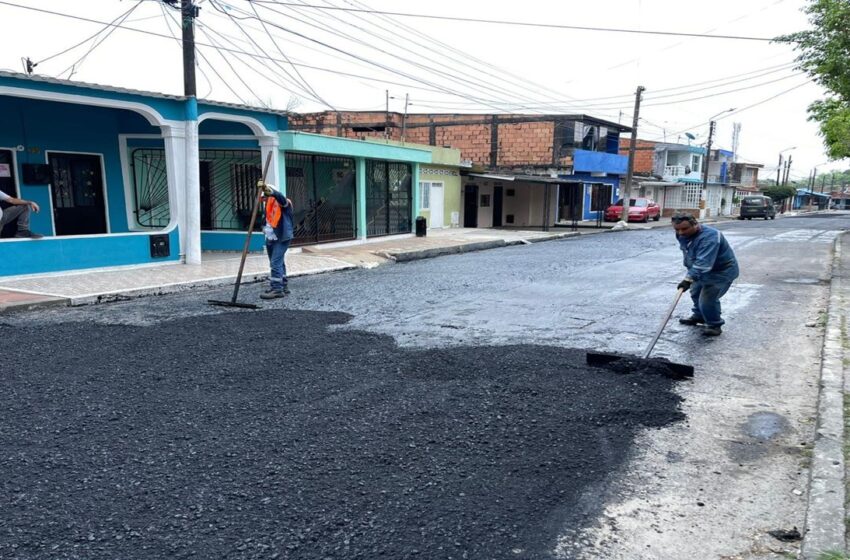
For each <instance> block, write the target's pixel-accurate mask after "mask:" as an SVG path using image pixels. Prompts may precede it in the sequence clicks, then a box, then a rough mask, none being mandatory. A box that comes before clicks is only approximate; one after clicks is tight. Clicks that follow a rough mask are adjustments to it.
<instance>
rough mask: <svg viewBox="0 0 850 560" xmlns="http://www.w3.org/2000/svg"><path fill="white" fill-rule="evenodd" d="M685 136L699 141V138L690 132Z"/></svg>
mask: <svg viewBox="0 0 850 560" xmlns="http://www.w3.org/2000/svg"><path fill="white" fill-rule="evenodd" d="M685 136H687V137H688V138H689V139H690V140H696V139H697V137H696V136H694V135H693V134H691V133H690V132H686V133H685Z"/></svg>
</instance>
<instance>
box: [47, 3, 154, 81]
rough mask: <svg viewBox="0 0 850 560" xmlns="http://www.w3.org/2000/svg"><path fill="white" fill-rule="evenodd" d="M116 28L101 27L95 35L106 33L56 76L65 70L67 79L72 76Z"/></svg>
mask: <svg viewBox="0 0 850 560" xmlns="http://www.w3.org/2000/svg"><path fill="white" fill-rule="evenodd" d="M141 4H142V2H141V0H139V2H137V3H136V5H135V6H133V7H132V8H130V9H129V10H128V11H127V12H126V13H125V14H124V15H123V16H119V20H120V22H121V23H124V20H126V19H127V18H128V17H130V14H132V13H133V12H134V11H135V10H136V8H138V7H139V6H140V5H141ZM107 28H108V29H109V30H108V31H106V29H107ZM116 29H117V27H115V26H112V27H110V26H109V25H107V27H104V29H101V30H100V31H99V32H98V33H97V35H99V34H100V33H102V32H103V31H106V33H105V34H104V35H103V38H101V39H100V40H98V41H96V42H94V43H93V44H92V46H91V47H89V49H88V50H87V51H86V52H85V53H84V54H83V55H82V56H81V57H80V58H78V59H77V60H75V61H74V62H73V63H71V65H70V66H69V67H68V68H66V69H65V70H63V71H61V72H59V74H57V76H61V75H63V74H64V73H65V72H70V73H69V74H68V79H69V80H70V79H71V78H72V77H73V76H74V74H76V73H77V70H78V67H79V66H80V65H82V63H83V62H85V60H86V58H88V56H89V55H90V54H91V53H93V52H94V50H95V49H96V48H97V47H99V46H100V45H102V44H103V43H104V41H106V40H107V39H109V37H110V35H112V34H113V33H114V32H115V30H116Z"/></svg>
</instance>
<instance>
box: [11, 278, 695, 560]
mask: <svg viewBox="0 0 850 560" xmlns="http://www.w3.org/2000/svg"><path fill="white" fill-rule="evenodd" d="M366 275H368V272H367V273H364V276H362V277H361V278H368V276H366ZM309 281H310V280H309V279H306V280H303V281H301V286H302V287H306V285H307V284H308V282H309ZM157 301H162V300H157ZM153 302H154V300H150V302H149V303H147V304H145V303H136V304H134V305H142V306H144V305H150V306H156V305H160V303H153ZM177 303H179V300H171V302H170V303H169V305H172V306H173V305H176V304H177ZM117 305H121V304H117ZM107 308H109V306H107V307H104V308H103V309H107ZM113 309H115V308H113ZM57 313H58V314H57V316H60V317H61V313H60V312H57ZM84 313H90V314H91V315H92V316H94V315H96V314H97V313H98V312H97V311H96V310H89V311H86V312H84ZM83 316H84V315H79V314H73V313H69V314H68V315H67V317H68V318H77V319H80V318H81V317H83ZM348 319H349V317H348V316H347V315H344V314H342V313H333V312H321V311H302V310H295V309H274V310H264V311H259V312H233V313H221V314H213V315H210V314H207V315H204V314H201V315H197V316H185V317H178V318H175V319H171V320H166V321H162V322H153V323H150V324H147V325H145V324H142V325H122V324H115V323H109V322H106V323H102V322H94V321H83V320H71V321H70V322H53V321H49V322H44V323H42V324H32V325H29V326H28V325H27V324H26V321H23V322H21V321H10V322H6V323H4V324H2V325H0V337H2V340H3V344H4V347H5V349H6V351H5V352H4V358H3V365H2V386H3V390H2V391H0V420H2V421H0V473H2V474H0V558H4V559H5V558H9V559H12V558H15V559H37V558H38V559H40V558H45V559H47V558H49V559H65V558H79V559H86V560H95V559H107V558H108V559H119V558H120V559H131V558H140V559H141V558H143V559H153V558H204V559H206V558H236V559H241V558H292V559H304V560H310V559H343V558H345V559H377V558H392V559H398V558H427V559H438V558H439V559H442V558H445V559H455V558H457V559H460V558H470V559H490V558H493V559H496V558H522V559H532V558H546V557H548V556H549V555H550V551H551V550H552V548H553V547H554V545H555V539H556V538H557V536H558V535H559V534H560V533H561V531H562V530H563V529H564V528H565V527H571V528H575V527H576V526H577V525H581V523H583V522H584V520H585V517H584V516H585V515H593V514H594V513H598V512H596V511H588V509H587V508H588V507H590V508H591V510H592V509H593V507H596V506H597V505H598V504H594V503H593V500H592V499H590V500H588V499H587V496H588V493H589V492H592V491H593V488H594V487H595V486H598V485H601V484H604V482H605V479H606V476H609V475H610V474H611V473H613V472H614V471H615V470H616V469H617V467H618V466H620V465H622V463H623V462H624V460H625V459H626V458H627V457H628V455H629V453H630V450H631V447H632V444H633V439H634V438H635V436H636V434H637V433H638V432H639V431H641V430H644V429H647V428H650V429H651V428H653V427H659V426H664V425H667V424H670V423H673V422H677V421H682V415H681V413H680V412H679V397H678V396H677V395H676V394H675V393H674V392H673V390H672V388H673V384H674V383H675V382H674V381H672V380H670V379H668V378H666V377H664V376H661V375H655V374H653V373H652V372H641V373H632V374H628V375H622V374H617V373H614V372H612V371H609V370H603V369H594V368H589V367H588V366H586V365H585V363H584V356H585V354H584V352H583V351H578V350H571V349H565V348H558V347H553V346H537V345H528V344H523V345H512V346H487V345H477V346H452V347H443V348H439V347H431V348H409V347H405V348H402V347H399V346H397V345H396V343H395V342H394V340H393V338H392V337H390V336H385V335H381V334H375V333H371V332H366V331H362V330H354V329H341V328H335V327H334V325H339V324H342V323H345V322H346V321H348ZM588 503H589V504H590V506H588Z"/></svg>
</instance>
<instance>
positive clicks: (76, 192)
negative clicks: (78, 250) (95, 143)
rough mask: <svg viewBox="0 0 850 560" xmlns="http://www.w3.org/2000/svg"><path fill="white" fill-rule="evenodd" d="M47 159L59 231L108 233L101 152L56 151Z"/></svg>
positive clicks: (54, 217)
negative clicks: (63, 152) (66, 152)
mask: <svg viewBox="0 0 850 560" xmlns="http://www.w3.org/2000/svg"><path fill="white" fill-rule="evenodd" d="M47 160H48V163H49V164H50V171H51V177H52V180H51V182H50V191H51V194H52V195H53V221H54V223H55V224H56V235H91V234H98V233H106V205H105V204H104V197H103V173H102V170H101V166H100V156H95V155H87V154H60V153H52V154H48V156H47Z"/></svg>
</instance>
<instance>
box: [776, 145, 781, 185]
mask: <svg viewBox="0 0 850 560" xmlns="http://www.w3.org/2000/svg"><path fill="white" fill-rule="evenodd" d="M780 169H782V153H780V154H779V164H778V165H777V166H776V186H777V187H778V186H779V170H780Z"/></svg>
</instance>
